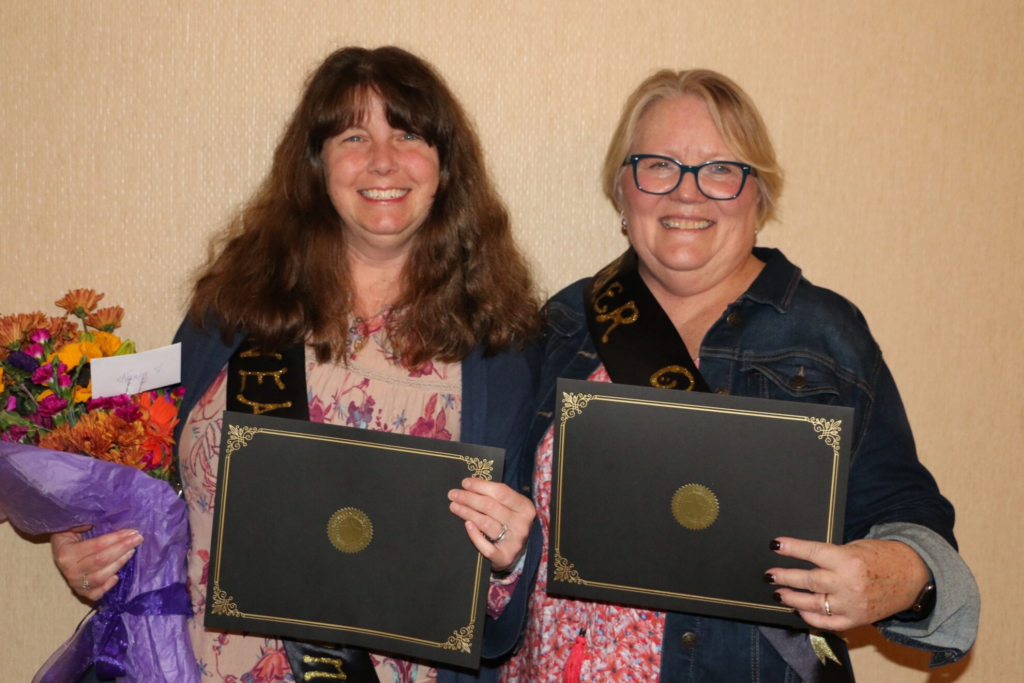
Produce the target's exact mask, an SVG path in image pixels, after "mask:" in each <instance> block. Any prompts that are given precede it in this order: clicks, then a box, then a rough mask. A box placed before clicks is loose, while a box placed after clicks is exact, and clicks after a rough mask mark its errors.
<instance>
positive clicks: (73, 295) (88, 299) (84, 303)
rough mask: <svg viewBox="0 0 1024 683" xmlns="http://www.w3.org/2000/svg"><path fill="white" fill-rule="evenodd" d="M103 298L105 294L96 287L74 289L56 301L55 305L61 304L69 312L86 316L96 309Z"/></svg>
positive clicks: (82, 316)
mask: <svg viewBox="0 0 1024 683" xmlns="http://www.w3.org/2000/svg"><path fill="white" fill-rule="evenodd" d="M102 298H103V294H101V293H99V292H97V291H96V290H95V289H72V290H71V291H70V292H68V293H67V294H65V295H64V298H62V299H58V300H57V301H54V302H53V303H54V305H56V306H60V307H61V308H63V309H64V310H65V311H67V312H68V313H73V314H74V315H77V316H78V317H79V318H84V317H86V316H87V315H89V314H90V313H92V312H93V311H95V310H96V304H98V303H99V302H100V299H102Z"/></svg>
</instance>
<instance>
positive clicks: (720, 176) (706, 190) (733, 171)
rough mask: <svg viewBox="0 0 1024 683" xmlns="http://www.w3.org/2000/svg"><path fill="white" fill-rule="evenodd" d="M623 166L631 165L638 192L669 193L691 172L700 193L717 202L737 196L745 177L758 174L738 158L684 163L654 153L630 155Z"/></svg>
mask: <svg viewBox="0 0 1024 683" xmlns="http://www.w3.org/2000/svg"><path fill="white" fill-rule="evenodd" d="M622 165H623V166H630V165H632V166H633V182H635V183H636V189H638V190H640V191H641V192H646V193H647V194H669V193H670V192H672V191H674V190H675V189H676V188H677V187H679V184H680V183H682V182H683V176H685V175H686V174H687V173H693V177H694V178H696V179H697V189H698V190H700V193H701V194H702V195H704V196H705V197H707V198H708V199H714V200H716V201H726V200H729V199H736V197H739V196H740V192H743V186H744V185H745V184H746V182H747V176H748V175H750V174H751V173H753V174H754V175H757V170H756V169H755V168H754V167H753V166H749V165H747V164H741V163H739V162H738V161H708V162H705V163H703V164H701V165H700V166H687V165H685V164H681V163H679V162H678V161H676V160H675V159H673V158H672V157H663V156H659V155H657V154H631V155H629V156H628V157H626V160H625V161H624V162H622Z"/></svg>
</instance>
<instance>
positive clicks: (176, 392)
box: [171, 384, 185, 398]
mask: <svg viewBox="0 0 1024 683" xmlns="http://www.w3.org/2000/svg"><path fill="white" fill-rule="evenodd" d="M171 393H172V394H174V396H175V398H181V397H182V396H184V395H185V387H183V386H181V385H180V384H179V385H178V387H177V388H176V389H175V390H174V391H172V392H171Z"/></svg>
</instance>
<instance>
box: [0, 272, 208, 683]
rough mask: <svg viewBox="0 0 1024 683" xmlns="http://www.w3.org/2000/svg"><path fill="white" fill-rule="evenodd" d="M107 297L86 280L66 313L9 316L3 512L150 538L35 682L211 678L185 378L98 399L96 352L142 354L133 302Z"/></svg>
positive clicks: (29, 524)
mask: <svg viewBox="0 0 1024 683" xmlns="http://www.w3.org/2000/svg"><path fill="white" fill-rule="evenodd" d="M102 298H103V295H102V294H98V293H96V292H95V291H93V290H88V289H77V290H74V291H72V292H69V293H68V294H67V295H66V296H64V298H62V299H60V300H59V301H57V302H56V305H57V306H59V307H60V308H62V309H64V311H65V314H64V315H63V316H57V317H50V316H47V315H45V314H44V313H42V312H36V313H28V314H16V315H6V316H0V520H3V519H5V518H8V519H10V521H11V523H12V524H13V525H14V526H15V527H17V528H18V529H20V530H22V531H23V532H25V533H28V534H33V535H38V534H46V533H53V532H57V531H65V530H67V529H70V528H72V527H75V526H81V525H92V529H90V530H89V531H88V532H86V533H85V534H83V536H86V537H90V536H95V535H99V534H104V533H108V532H111V531H117V530H119V529H125V528H132V529H137V530H138V531H139V533H140V534H141V535H142V537H143V538H144V539H145V541H144V542H143V543H142V545H140V546H139V547H138V548H137V550H136V553H135V555H134V556H133V557H132V559H131V560H130V561H129V562H128V564H126V565H125V566H124V567H123V568H122V569H121V570H120V571H119V572H118V576H119V580H118V582H117V583H116V584H115V586H114V588H112V589H111V590H110V591H108V592H107V594H106V595H104V596H103V598H102V599H101V600H100V601H99V603H97V605H96V609H97V613H96V614H95V615H94V616H93V617H92V618H91V619H89V620H88V621H87V622H85V623H84V624H83V625H82V626H81V627H80V628H79V629H78V631H77V632H76V633H75V634H74V636H72V638H71V639H70V640H68V641H67V642H66V643H65V644H64V645H62V646H61V648H60V649H58V650H57V652H55V653H54V654H53V655H52V656H51V657H50V659H49V660H48V661H47V662H46V664H45V665H44V666H43V668H42V669H41V670H40V671H39V673H37V674H36V676H35V678H34V679H33V680H34V681H40V682H50V681H53V682H57V681H61V682H64V681H75V680H77V679H78V678H79V677H80V676H81V675H82V673H84V672H85V670H86V669H88V667H89V666H90V665H95V667H96V673H97V674H98V675H99V676H100V677H101V678H110V677H115V676H116V677H118V678H124V679H125V680H129V681H198V680H199V677H198V673H197V671H196V666H195V658H194V656H193V654H192V647H191V642H190V640H189V636H188V630H187V622H186V619H187V616H188V615H190V614H191V605H190V601H189V597H188V592H187V589H186V587H185V573H186V569H185V558H186V555H187V553H188V547H189V533H188V519H187V511H186V507H185V503H184V501H183V500H181V499H180V498H179V497H178V496H177V494H176V493H175V491H174V489H173V488H172V487H171V486H170V485H169V483H168V482H170V481H171V480H172V478H173V477H172V475H173V472H172V463H173V457H172V449H173V447H174V439H173V435H174V427H175V425H176V424H177V422H178V418H177V413H178V405H179V403H180V401H181V397H182V395H183V390H182V389H181V388H180V387H179V388H177V389H174V390H166V389H164V390H157V391H146V392H143V393H140V394H138V395H135V396H128V395H120V396H105V397H93V395H92V383H91V381H90V374H91V373H90V362H91V361H92V360H95V359H97V358H104V357H109V356H115V355H125V354H132V353H134V352H135V346H134V344H133V343H132V342H130V341H123V340H122V339H120V338H119V337H117V336H116V335H115V330H117V329H118V328H119V327H120V324H121V318H122V317H123V315H124V311H123V309H121V308H120V307H112V308H103V309H99V310H97V304H98V303H99V301H100V300H101V299H102ZM72 316H74V317H76V318H78V321H79V322H80V323H81V327H79V324H78V322H75V321H73V320H72V319H71V317H72Z"/></svg>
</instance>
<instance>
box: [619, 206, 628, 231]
mask: <svg viewBox="0 0 1024 683" xmlns="http://www.w3.org/2000/svg"><path fill="white" fill-rule="evenodd" d="M619 216H621V217H622V234H623V235H626V234H628V233H629V230H627V228H628V227H629V224H628V223H627V222H626V212H625V211H619Z"/></svg>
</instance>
